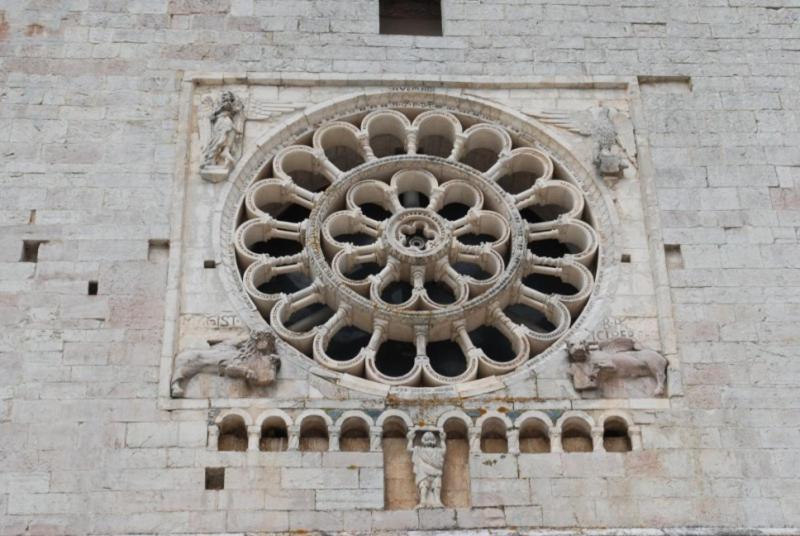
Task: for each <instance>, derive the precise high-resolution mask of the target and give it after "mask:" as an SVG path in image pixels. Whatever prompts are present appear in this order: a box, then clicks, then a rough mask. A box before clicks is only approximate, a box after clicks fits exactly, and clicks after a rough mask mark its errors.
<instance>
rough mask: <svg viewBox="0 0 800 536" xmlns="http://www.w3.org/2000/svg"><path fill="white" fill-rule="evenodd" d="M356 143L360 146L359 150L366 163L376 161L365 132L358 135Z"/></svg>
mask: <svg viewBox="0 0 800 536" xmlns="http://www.w3.org/2000/svg"><path fill="white" fill-rule="evenodd" d="M358 142H359V144H361V150H362V151H364V159H365V160H366V161H367V162H369V161H371V160H377V159H376V158H375V153H374V152H373V151H372V146H371V145H370V144H369V136H367V134H366V133H365V132H361V133H360V134H359V135H358Z"/></svg>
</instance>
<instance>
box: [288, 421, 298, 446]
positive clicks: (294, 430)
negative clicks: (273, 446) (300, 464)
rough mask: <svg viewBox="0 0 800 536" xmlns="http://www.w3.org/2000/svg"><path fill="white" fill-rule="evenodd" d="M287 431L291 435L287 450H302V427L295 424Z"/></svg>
mask: <svg viewBox="0 0 800 536" xmlns="http://www.w3.org/2000/svg"><path fill="white" fill-rule="evenodd" d="M286 431H287V433H288V434H289V445H288V446H287V447H286V450H300V425H299V424H293V425H291V426H289V427H287V430H286Z"/></svg>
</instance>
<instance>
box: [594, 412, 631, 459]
mask: <svg viewBox="0 0 800 536" xmlns="http://www.w3.org/2000/svg"><path fill="white" fill-rule="evenodd" d="M598 420H599V421H600V423H601V426H602V427H603V449H604V450H605V451H606V452H629V451H631V450H634V438H633V432H634V431H635V427H634V424H633V420H632V419H631V418H630V417H629V416H628V415H626V414H625V413H621V412H616V411H614V412H605V413H603V414H602V415H600V417H599V419H598Z"/></svg>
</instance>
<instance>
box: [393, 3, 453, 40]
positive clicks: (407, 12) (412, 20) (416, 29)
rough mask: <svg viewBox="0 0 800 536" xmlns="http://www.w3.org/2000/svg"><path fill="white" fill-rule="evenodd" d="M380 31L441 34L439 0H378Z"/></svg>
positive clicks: (404, 33) (394, 33)
mask: <svg viewBox="0 0 800 536" xmlns="http://www.w3.org/2000/svg"><path fill="white" fill-rule="evenodd" d="M380 33H382V34H387V35H434V36H436V35H442V5H441V0H380Z"/></svg>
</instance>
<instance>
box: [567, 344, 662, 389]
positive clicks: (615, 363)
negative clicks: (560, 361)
mask: <svg viewBox="0 0 800 536" xmlns="http://www.w3.org/2000/svg"><path fill="white" fill-rule="evenodd" d="M567 350H568V352H569V359H570V361H571V365H570V368H569V374H570V376H571V377H572V382H573V385H574V386H575V390H576V391H589V390H598V391H599V392H600V393H602V395H603V396H606V397H610V398H625V397H631V398H646V397H651V396H662V395H663V394H665V393H664V391H665V386H666V378H667V376H666V374H667V359H666V358H665V357H664V356H663V355H661V354H660V353H658V352H656V351H655V350H651V349H649V348H645V347H643V346H642V345H641V344H640V343H639V342H638V341H637V340H636V339H632V338H627V337H618V338H614V339H606V340H600V341H594V340H574V339H573V340H570V341H568V342H567ZM643 379H645V380H649V381H641V380H643Z"/></svg>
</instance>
